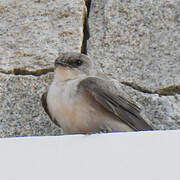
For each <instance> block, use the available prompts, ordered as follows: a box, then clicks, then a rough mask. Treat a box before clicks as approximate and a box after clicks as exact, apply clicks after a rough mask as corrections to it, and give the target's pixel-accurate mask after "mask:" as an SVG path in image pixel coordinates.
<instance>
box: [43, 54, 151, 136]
mask: <svg viewBox="0 0 180 180" xmlns="http://www.w3.org/2000/svg"><path fill="white" fill-rule="evenodd" d="M54 66H55V68H54V79H53V81H52V83H51V85H50V86H49V88H48V90H47V91H46V92H45V93H44V94H43V95H42V96H41V104H42V106H43V108H44V110H45V112H46V113H47V114H48V115H49V118H50V119H51V120H52V121H53V122H54V123H55V124H56V125H57V126H59V127H60V128H61V129H62V133H63V134H93V133H111V132H130V131H145V130H153V127H152V125H150V124H149V123H147V121H145V120H144V119H143V118H142V116H141V115H140V112H141V109H140V108H139V107H138V106H137V105H136V104H135V103H133V102H131V101H130V100H127V99H126V98H125V97H123V96H120V95H119V96H117V95H116V93H114V91H113V88H114V85H113V84H112V83H110V81H109V80H107V79H106V78H102V77H100V76H97V75H96V74H97V73H95V72H96V71H95V68H94V66H93V63H92V61H91V60H90V58H89V57H88V56H87V55H85V54H81V53H77V52H64V53H61V54H60V55H59V56H58V57H57V58H56V59H55V62H54Z"/></svg>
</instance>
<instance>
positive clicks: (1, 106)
mask: <svg viewBox="0 0 180 180" xmlns="http://www.w3.org/2000/svg"><path fill="white" fill-rule="evenodd" d="M52 77H53V75H52V73H49V74H48V75H42V76H39V77H35V76H21V75H18V76H14V75H2V74H0V82H1V83H0V136H1V137H6V136H32V135H33V136H34V135H58V134H60V133H61V132H60V128H58V127H56V126H55V125H54V124H53V123H52V122H51V121H50V120H49V118H48V116H47V115H46V113H45V112H44V110H43V108H42V106H41V104H40V95H41V94H42V93H43V92H44V91H45V90H46V88H47V86H48V84H49V83H50V81H51V79H52Z"/></svg>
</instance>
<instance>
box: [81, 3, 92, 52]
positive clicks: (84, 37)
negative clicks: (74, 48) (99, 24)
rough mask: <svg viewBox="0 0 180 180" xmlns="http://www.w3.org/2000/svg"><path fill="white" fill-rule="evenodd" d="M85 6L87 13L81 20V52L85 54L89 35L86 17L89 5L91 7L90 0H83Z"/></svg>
mask: <svg viewBox="0 0 180 180" xmlns="http://www.w3.org/2000/svg"><path fill="white" fill-rule="evenodd" d="M84 1H85V4H86V8H87V14H86V16H85V18H84V22H83V42H82V46H81V53H83V54H87V41H88V39H89V37H90V34H89V24H88V17H89V12H90V7H91V0H84Z"/></svg>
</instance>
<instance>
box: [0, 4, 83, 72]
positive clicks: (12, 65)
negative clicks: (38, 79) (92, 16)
mask: <svg viewBox="0 0 180 180" xmlns="http://www.w3.org/2000/svg"><path fill="white" fill-rule="evenodd" d="M85 14H86V8H85V4H84V1H83V0H70V1H64V0H26V1H19V0H15V1H11V0H1V1H0V22H1V23H0V71H1V72H2V71H3V72H10V73H13V70H14V69H15V73H16V72H17V71H18V70H17V69H20V71H23V70H28V71H36V70H39V69H43V68H46V69H47V68H49V67H51V68H52V66H53V60H54V58H55V57H57V55H58V53H59V52H64V51H76V52H80V51H81V44H82V41H83V21H84V16H85ZM17 73H18V72H17ZM24 73H26V72H24Z"/></svg>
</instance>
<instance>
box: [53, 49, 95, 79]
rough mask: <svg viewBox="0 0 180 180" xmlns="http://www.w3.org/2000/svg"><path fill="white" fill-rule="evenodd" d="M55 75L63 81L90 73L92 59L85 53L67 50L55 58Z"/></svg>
mask: <svg viewBox="0 0 180 180" xmlns="http://www.w3.org/2000/svg"><path fill="white" fill-rule="evenodd" d="M54 64H55V75H57V76H58V78H59V79H60V80H61V81H66V80H69V79H75V78H77V77H78V76H81V75H89V74H90V73H91V70H92V62H91V60H90V59H89V58H88V57H87V56H86V55H84V54H81V53H74V52H67V53H62V54H61V55H59V57H58V58H56V60H55V63H54Z"/></svg>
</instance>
